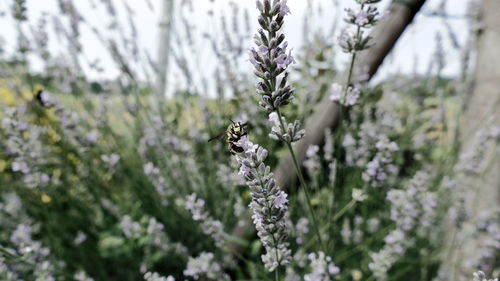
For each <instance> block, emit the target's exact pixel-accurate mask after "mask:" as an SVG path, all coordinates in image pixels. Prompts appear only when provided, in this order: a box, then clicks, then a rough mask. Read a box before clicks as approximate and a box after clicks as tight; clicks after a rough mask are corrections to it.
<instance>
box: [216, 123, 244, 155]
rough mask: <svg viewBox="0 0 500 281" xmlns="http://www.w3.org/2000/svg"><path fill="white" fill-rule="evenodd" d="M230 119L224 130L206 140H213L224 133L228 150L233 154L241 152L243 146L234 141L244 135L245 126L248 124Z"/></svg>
mask: <svg viewBox="0 0 500 281" xmlns="http://www.w3.org/2000/svg"><path fill="white" fill-rule="evenodd" d="M230 121H231V124H230V125H229V126H228V127H227V129H226V131H225V132H223V133H221V134H219V135H217V136H215V137H213V138H211V139H209V140H208V141H209V142H211V141H213V140H216V139H220V138H221V137H222V136H224V134H226V135H227V139H226V142H227V144H228V148H229V152H231V154H233V155H235V154H238V153H242V152H243V148H241V147H239V146H238V145H237V144H236V143H237V142H238V141H239V140H240V139H241V138H242V137H243V136H246V135H247V134H248V132H247V130H246V126H247V125H248V124H247V123H243V122H234V121H233V120H230Z"/></svg>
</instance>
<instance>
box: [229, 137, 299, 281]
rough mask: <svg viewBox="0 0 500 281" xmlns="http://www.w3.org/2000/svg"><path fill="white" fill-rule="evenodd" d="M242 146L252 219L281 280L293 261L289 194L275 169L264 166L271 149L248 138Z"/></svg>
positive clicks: (264, 258)
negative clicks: (279, 183) (275, 175)
mask: <svg viewBox="0 0 500 281" xmlns="http://www.w3.org/2000/svg"><path fill="white" fill-rule="evenodd" d="M238 146H239V147H241V148H242V149H243V153H242V154H240V155H237V156H236V157H237V160H238V162H239V163H240V172H239V174H240V175H241V177H242V178H243V179H244V180H245V181H246V184H247V185H248V187H249V188H250V190H251V193H252V202H251V203H250V209H251V210H252V212H253V215H252V220H253V223H254V225H255V228H256V229H257V234H258V236H259V237H260V239H261V241H262V244H263V245H264V247H265V248H266V254H265V255H263V256H262V261H263V262H264V265H265V266H266V268H267V269H268V270H269V271H271V272H272V271H275V273H276V280H279V270H280V267H281V266H286V265H287V264H288V263H289V262H290V260H291V250H290V249H289V247H288V246H289V243H288V242H287V238H288V230H287V227H286V223H285V219H286V216H287V212H288V199H287V194H286V193H285V192H284V191H282V190H280V188H279V186H277V185H276V182H275V180H274V179H273V174H272V173H271V171H270V170H271V168H270V167H269V166H266V164H265V163H264V161H265V160H266V158H267V155H268V152H267V150H265V149H264V148H262V147H261V146H259V145H256V144H254V143H252V142H251V141H250V140H249V139H248V137H247V136H243V137H242V138H241V139H240V141H239V142H238Z"/></svg>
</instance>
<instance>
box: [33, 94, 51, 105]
mask: <svg viewBox="0 0 500 281" xmlns="http://www.w3.org/2000/svg"><path fill="white" fill-rule="evenodd" d="M35 99H36V100H37V101H38V103H39V104H40V105H41V106H42V107H50V106H51V105H52V98H51V95H50V93H49V92H47V91H44V90H38V91H37V92H36V94H35Z"/></svg>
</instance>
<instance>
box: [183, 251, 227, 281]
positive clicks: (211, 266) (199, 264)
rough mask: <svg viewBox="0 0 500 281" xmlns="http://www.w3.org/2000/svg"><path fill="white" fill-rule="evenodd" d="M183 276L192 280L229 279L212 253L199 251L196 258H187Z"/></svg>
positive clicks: (225, 280) (218, 280)
mask: <svg viewBox="0 0 500 281" xmlns="http://www.w3.org/2000/svg"><path fill="white" fill-rule="evenodd" d="M183 273H184V276H186V277H192V278H193V279H194V280H214V281H229V280H231V278H230V277H229V276H228V275H227V274H226V273H224V272H223V271H222V266H221V265H220V264H219V263H218V262H217V261H216V260H215V255H214V254H213V253H206V252H203V253H201V254H200V255H199V256H198V257H196V258H191V257H190V258H189V260H188V263H187V267H186V269H185V270H184V272H183Z"/></svg>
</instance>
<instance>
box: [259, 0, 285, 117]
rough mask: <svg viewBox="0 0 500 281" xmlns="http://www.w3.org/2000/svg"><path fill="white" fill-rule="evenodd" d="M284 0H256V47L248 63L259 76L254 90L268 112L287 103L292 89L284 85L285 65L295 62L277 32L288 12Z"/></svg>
mask: <svg viewBox="0 0 500 281" xmlns="http://www.w3.org/2000/svg"><path fill="white" fill-rule="evenodd" d="M286 2H287V0H274V1H273V2H272V4H271V1H270V0H263V1H262V0H258V1H257V8H258V9H259V11H260V15H259V19H258V21H259V25H260V27H261V28H260V29H259V30H258V32H257V34H256V35H255V36H254V41H255V44H256V45H257V49H255V48H252V49H251V50H250V62H251V63H252V64H253V65H254V68H255V70H254V73H255V75H256V76H257V77H259V78H260V81H259V82H258V84H257V93H258V94H259V95H260V96H261V97H262V98H261V100H260V102H259V104H260V106H262V107H263V108H265V109H266V110H267V111H269V112H272V111H275V110H276V109H278V108H279V107H281V106H285V105H287V104H289V103H290V102H291V101H292V99H293V92H294V89H293V88H292V87H291V86H290V85H288V72H287V71H286V70H287V68H288V66H289V65H290V64H292V63H295V59H294V58H293V56H292V54H291V52H292V51H291V50H287V48H288V42H286V41H285V35H284V34H283V33H281V32H280V30H281V28H282V26H283V23H284V17H285V15H287V14H289V13H290V9H289V8H288V6H287V3H286Z"/></svg>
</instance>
